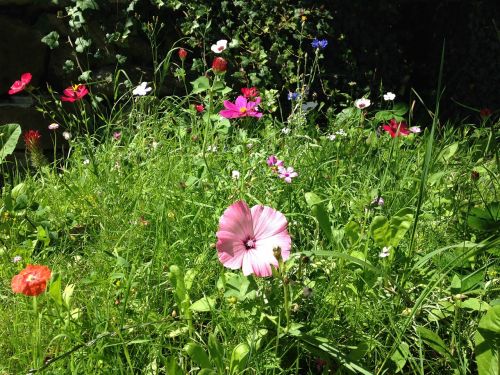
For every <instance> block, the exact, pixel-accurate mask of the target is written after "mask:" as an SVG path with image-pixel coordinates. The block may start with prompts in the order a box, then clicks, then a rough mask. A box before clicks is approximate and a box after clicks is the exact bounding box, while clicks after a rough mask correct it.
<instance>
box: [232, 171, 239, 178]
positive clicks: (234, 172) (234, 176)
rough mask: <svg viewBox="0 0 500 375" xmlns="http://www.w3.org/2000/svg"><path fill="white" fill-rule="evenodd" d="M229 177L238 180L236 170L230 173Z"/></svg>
mask: <svg viewBox="0 0 500 375" xmlns="http://www.w3.org/2000/svg"><path fill="white" fill-rule="evenodd" d="M231 177H232V178H233V180H238V179H239V178H240V172H239V171H237V170H234V171H232V172H231Z"/></svg>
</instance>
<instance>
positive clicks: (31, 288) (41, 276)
mask: <svg viewBox="0 0 500 375" xmlns="http://www.w3.org/2000/svg"><path fill="white" fill-rule="evenodd" d="M50 276H51V272H50V269H49V267H47V266H38V265H32V264H28V266H27V267H26V268H25V269H24V270H22V271H21V272H19V273H18V274H17V275H16V276H14V277H13V278H12V282H11V286H12V291H13V292H14V293H22V294H24V295H27V296H38V295H39V294H42V293H43V292H44V291H45V289H46V288H47V281H48V280H49V279H50Z"/></svg>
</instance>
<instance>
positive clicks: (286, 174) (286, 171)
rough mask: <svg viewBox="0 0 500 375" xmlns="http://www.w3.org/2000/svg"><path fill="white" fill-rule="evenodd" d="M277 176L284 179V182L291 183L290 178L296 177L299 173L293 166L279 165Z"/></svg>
mask: <svg viewBox="0 0 500 375" xmlns="http://www.w3.org/2000/svg"><path fill="white" fill-rule="evenodd" d="M278 173H279V176H278V177H279V178H282V179H283V180H285V182H286V183H291V182H292V178H295V177H297V176H298V175H299V174H298V173H297V172H295V171H294V170H293V167H288V168H285V167H279V168H278Z"/></svg>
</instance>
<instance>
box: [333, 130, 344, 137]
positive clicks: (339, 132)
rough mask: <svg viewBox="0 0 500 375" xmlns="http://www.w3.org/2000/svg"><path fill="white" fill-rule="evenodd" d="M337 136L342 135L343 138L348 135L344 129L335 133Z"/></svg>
mask: <svg viewBox="0 0 500 375" xmlns="http://www.w3.org/2000/svg"><path fill="white" fill-rule="evenodd" d="M335 134H337V135H341V136H343V137H345V136H346V135H347V133H346V132H345V130H344V129H340V130H339V131H337V132H335Z"/></svg>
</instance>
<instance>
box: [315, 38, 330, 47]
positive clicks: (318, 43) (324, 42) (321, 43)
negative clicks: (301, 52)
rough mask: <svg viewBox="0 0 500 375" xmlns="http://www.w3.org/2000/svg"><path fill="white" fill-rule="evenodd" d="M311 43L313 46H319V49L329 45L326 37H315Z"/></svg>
mask: <svg viewBox="0 0 500 375" xmlns="http://www.w3.org/2000/svg"><path fill="white" fill-rule="evenodd" d="M311 45H312V46H313V48H319V49H325V48H326V46H327V45H328V40H326V39H320V40H318V38H314V40H313V41H312V42H311Z"/></svg>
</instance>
